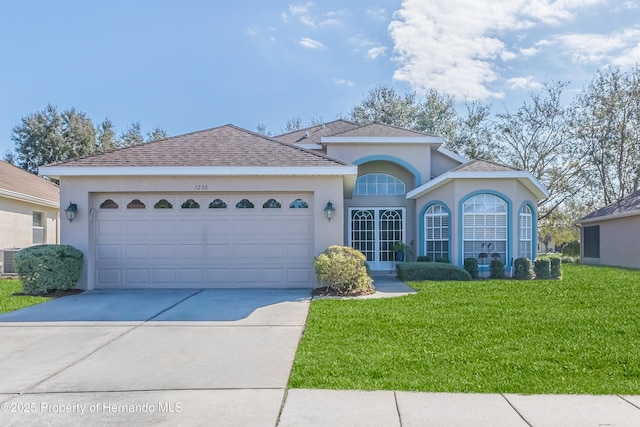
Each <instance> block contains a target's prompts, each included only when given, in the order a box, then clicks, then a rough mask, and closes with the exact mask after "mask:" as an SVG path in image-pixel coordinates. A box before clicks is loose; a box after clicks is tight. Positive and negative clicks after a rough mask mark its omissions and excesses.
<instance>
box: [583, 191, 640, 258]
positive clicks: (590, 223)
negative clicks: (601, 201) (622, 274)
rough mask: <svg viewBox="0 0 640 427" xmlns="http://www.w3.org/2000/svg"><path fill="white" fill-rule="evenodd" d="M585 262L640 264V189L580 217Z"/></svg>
mask: <svg viewBox="0 0 640 427" xmlns="http://www.w3.org/2000/svg"><path fill="white" fill-rule="evenodd" d="M578 225H579V226H580V228H581V230H580V235H581V239H580V241H581V242H582V244H581V245H580V259H581V260H582V263H583V264H600V265H611V266H617V267H630V268H640V190H638V191H636V192H634V193H631V194H629V195H628V196H626V197H623V198H622V199H620V200H617V201H615V202H613V203H611V204H609V205H607V206H605V207H603V208H600V209H598V210H595V211H593V212H591V213H590V214H589V215H587V216H585V217H583V218H581V219H580V220H579V221H578Z"/></svg>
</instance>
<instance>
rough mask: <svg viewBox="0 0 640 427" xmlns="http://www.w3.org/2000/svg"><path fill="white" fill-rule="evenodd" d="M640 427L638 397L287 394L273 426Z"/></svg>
mask: <svg viewBox="0 0 640 427" xmlns="http://www.w3.org/2000/svg"><path fill="white" fill-rule="evenodd" d="M292 426H300V427H302V426H318V427H325V426H326V427H329V426H341V427H359V426H362V427H378V426H379V427H414V426H415V427H423V426H429V427H431V426H447V427H448V426H457V427H466V426H469V427H483V426H487V427H489V426H491V427H502V426H504V427H519V426H522V427H527V426H532V427H554V426H558V427H574V426H575V427H591V426H593V427H601V426H623V427H633V426H640V396H591V395H528V396H524V395H516V394H463V393H414V392H394V391H357V390H349V391H347V390H305V389H292V390H289V391H288V393H287V397H286V402H285V404H284V407H283V410H282V413H281V416H280V422H279V424H278V427H292Z"/></svg>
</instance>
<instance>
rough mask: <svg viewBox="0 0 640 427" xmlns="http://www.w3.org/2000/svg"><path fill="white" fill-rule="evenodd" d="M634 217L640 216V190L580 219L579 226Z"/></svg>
mask: <svg viewBox="0 0 640 427" xmlns="http://www.w3.org/2000/svg"><path fill="white" fill-rule="evenodd" d="M634 215H640V190H638V191H636V192H634V193H631V194H629V195H628V196H625V197H623V198H622V199H620V200H616V201H615V202H613V203H611V204H609V205H607V206H605V207H603V208H600V209H597V210H595V211H593V212H591V213H590V214H589V215H586V216H584V217H582V218H580V219H579V220H578V224H583V223H589V222H596V221H606V220H609V219H615V218H622V217H626V216H634Z"/></svg>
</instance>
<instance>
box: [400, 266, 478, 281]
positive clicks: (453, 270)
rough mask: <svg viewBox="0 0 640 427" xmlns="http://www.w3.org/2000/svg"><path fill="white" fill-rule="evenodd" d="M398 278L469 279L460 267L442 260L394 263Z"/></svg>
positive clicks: (414, 279)
mask: <svg viewBox="0 0 640 427" xmlns="http://www.w3.org/2000/svg"><path fill="white" fill-rule="evenodd" d="M396 271H397V272H398V278H399V279H400V280H402V281H405V282H406V281H409V280H413V281H421V280H465V281H466V280H471V276H470V275H469V273H467V272H466V271H464V270H463V269H462V268H460V267H458V266H455V265H451V264H444V263H442V262H404V263H402V264H398V265H396Z"/></svg>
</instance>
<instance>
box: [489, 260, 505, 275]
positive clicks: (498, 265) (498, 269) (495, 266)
mask: <svg viewBox="0 0 640 427" xmlns="http://www.w3.org/2000/svg"><path fill="white" fill-rule="evenodd" d="M489 272H490V275H489V277H491V278H492V279H504V262H502V260H501V259H492V260H491V263H490V264H489Z"/></svg>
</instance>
